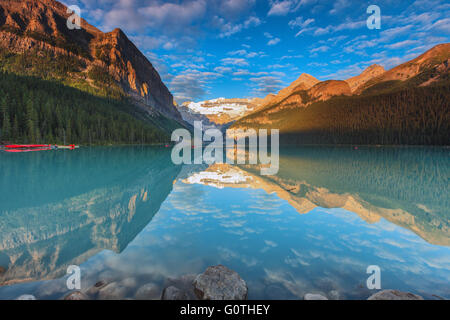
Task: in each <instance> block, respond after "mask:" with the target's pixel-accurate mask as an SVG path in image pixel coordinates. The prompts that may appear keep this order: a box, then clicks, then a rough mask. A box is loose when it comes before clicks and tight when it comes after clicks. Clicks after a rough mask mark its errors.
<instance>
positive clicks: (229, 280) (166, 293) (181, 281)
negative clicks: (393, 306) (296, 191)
mask: <svg viewBox="0 0 450 320" xmlns="http://www.w3.org/2000/svg"><path fill="white" fill-rule="evenodd" d="M133 281H134V280H133V279H132V278H129V279H125V280H122V281H121V282H110V283H108V282H106V281H103V280H101V281H99V282H97V283H96V284H95V285H94V286H92V287H91V288H89V289H88V290H85V291H73V292H71V293H70V294H68V295H66V296H65V297H64V298H63V299H64V300H120V299H122V298H123V296H124V293H125V290H126V287H127V286H132V285H135V283H133ZM247 298H248V286H247V284H246V282H245V281H244V280H243V279H242V278H241V277H240V276H239V274H238V273H236V272H235V271H233V270H231V269H229V268H227V267H225V266H223V265H217V266H211V267H208V268H207V269H206V270H205V272H203V273H201V274H199V275H193V274H191V275H184V276H182V277H180V278H177V279H168V282H167V285H166V286H165V288H164V289H163V290H162V292H160V289H159V287H158V286H157V285H155V284H153V283H147V284H144V285H143V286H141V287H140V288H139V289H138V290H137V291H136V294H135V296H134V299H135V300H247ZM303 300H340V299H339V293H338V292H337V291H335V290H334V291H332V292H330V294H329V296H328V297H327V296H325V295H323V294H319V293H307V294H305V295H304V297H303ZM367 300H424V298H423V297H421V296H419V295H416V294H413V293H410V292H403V291H399V290H393V289H387V290H382V291H378V292H376V293H374V294H372V295H371V296H369V297H368V298H367Z"/></svg>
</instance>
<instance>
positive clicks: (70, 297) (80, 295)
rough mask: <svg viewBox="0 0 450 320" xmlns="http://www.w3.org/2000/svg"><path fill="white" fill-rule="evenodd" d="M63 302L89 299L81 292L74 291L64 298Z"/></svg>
mask: <svg viewBox="0 0 450 320" xmlns="http://www.w3.org/2000/svg"><path fill="white" fill-rule="evenodd" d="M64 300H89V297H88V296H87V295H85V294H84V293H83V292H81V291H74V292H71V293H69V294H68V295H67V296H65V297H64Z"/></svg>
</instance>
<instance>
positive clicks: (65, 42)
mask: <svg viewBox="0 0 450 320" xmlns="http://www.w3.org/2000/svg"><path fill="white" fill-rule="evenodd" d="M69 16H71V14H69V13H67V7H66V6H64V5H63V4H61V3H59V2H57V1H54V0H25V1H17V0H2V1H1V2H0V93H1V95H0V129H1V131H0V134H1V135H0V141H11V142H41V143H44V142H45V143H54V142H57V143H60V142H63V140H66V141H67V142H68V143H83V144H88V143H92V144H105V143H157V142H162V141H168V140H170V136H169V133H170V132H171V131H172V130H173V129H174V128H177V127H181V126H184V122H183V120H182V118H181V115H180V113H179V112H178V111H177V109H176V107H175V103H174V98H173V96H172V94H171V93H170V92H169V90H168V89H167V87H166V86H165V85H164V83H163V82H162V80H161V78H160V76H159V74H158V72H157V71H156V70H155V68H154V67H153V66H152V64H151V63H150V61H148V60H147V58H146V57H145V56H144V55H143V54H142V53H141V52H140V51H139V50H138V49H137V48H136V46H135V45H134V44H133V43H132V42H131V41H130V40H129V39H128V38H127V36H126V35H125V34H124V33H123V32H122V31H121V30H120V29H115V30H113V31H112V32H109V33H103V32H102V31H100V30H98V29H97V28H95V27H93V26H91V25H90V24H88V23H87V22H86V21H85V20H83V19H81V29H79V30H78V29H74V30H70V29H69V28H68V27H67V25H66V22H67V19H68V17H69ZM64 138H66V139H64Z"/></svg>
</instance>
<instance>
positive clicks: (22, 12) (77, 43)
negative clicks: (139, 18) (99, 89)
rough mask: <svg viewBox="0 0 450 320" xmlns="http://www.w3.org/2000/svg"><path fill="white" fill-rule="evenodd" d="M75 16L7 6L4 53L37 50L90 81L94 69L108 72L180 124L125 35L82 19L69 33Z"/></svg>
mask: <svg viewBox="0 0 450 320" xmlns="http://www.w3.org/2000/svg"><path fill="white" fill-rule="evenodd" d="M71 15H72V14H71V13H67V7H66V6H65V5H63V4H61V3H59V2H57V1H54V0H24V1H22V0H19V1H18V0H2V1H1V2H0V47H2V48H5V49H7V50H8V51H10V52H13V53H24V52H30V51H33V50H35V51H37V53H38V54H39V53H43V52H44V51H45V52H50V53H51V54H54V55H58V56H61V55H67V56H71V57H74V58H76V59H78V60H79V61H80V62H81V65H82V70H80V73H79V74H77V75H74V76H75V77H80V78H89V76H88V75H89V71H91V70H93V69H94V70H96V71H97V72H98V71H99V70H101V71H102V72H106V73H107V74H109V76H111V77H112V78H113V79H114V81H115V82H116V84H117V85H118V86H119V87H120V88H121V89H122V90H123V91H124V92H125V93H126V94H127V95H129V96H130V97H132V98H133V99H134V100H135V101H136V103H137V104H138V105H140V106H141V107H144V108H147V109H148V111H149V112H150V113H152V112H154V111H155V110H157V111H158V112H159V113H161V114H163V115H165V116H168V117H169V118H172V119H176V120H181V115H180V114H179V112H178V111H177V109H176V108H175V106H174V99H173V96H172V94H171V93H170V92H169V90H168V89H167V87H166V86H165V85H164V83H163V82H162V80H161V78H160V76H159V74H158V72H157V71H156V70H155V68H154V67H153V65H152V64H151V63H150V61H148V59H147V58H146V57H145V56H144V55H143V54H142V53H141V52H140V51H139V50H138V49H137V48H136V46H135V45H134V44H133V43H132V42H131V41H130V40H129V39H128V38H127V36H126V35H125V34H124V33H123V32H122V31H121V30H120V29H115V30H114V31H112V32H109V33H103V32H102V31H100V30H99V29H97V28H95V27H94V26H92V25H90V24H89V23H87V22H86V21H85V20H83V19H81V29H79V30H78V29H74V30H70V29H69V28H68V27H67V19H68V18H69V16H71ZM91 83H92V81H91Z"/></svg>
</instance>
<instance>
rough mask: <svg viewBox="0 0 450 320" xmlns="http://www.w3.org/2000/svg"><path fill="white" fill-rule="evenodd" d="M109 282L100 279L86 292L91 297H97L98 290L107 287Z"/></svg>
mask: <svg viewBox="0 0 450 320" xmlns="http://www.w3.org/2000/svg"><path fill="white" fill-rule="evenodd" d="M107 284H108V283H107V282H106V281H103V280H100V281H98V282H97V283H96V284H94V286H93V287H91V288H90V289H89V290H87V291H86V294H87V295H89V296H90V297H96V296H97V294H98V292H99V291H100V290H101V289H102V288H104V287H106V285H107Z"/></svg>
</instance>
